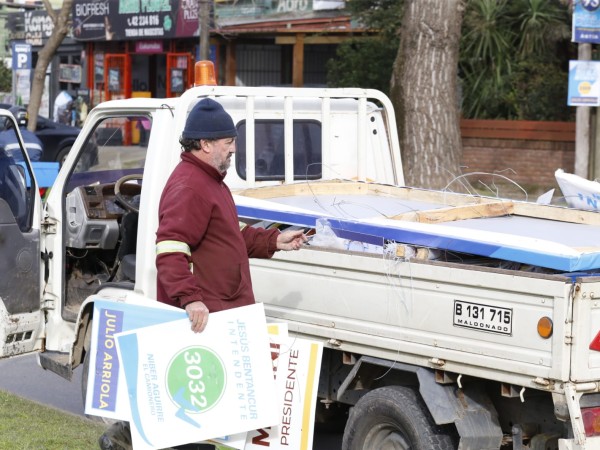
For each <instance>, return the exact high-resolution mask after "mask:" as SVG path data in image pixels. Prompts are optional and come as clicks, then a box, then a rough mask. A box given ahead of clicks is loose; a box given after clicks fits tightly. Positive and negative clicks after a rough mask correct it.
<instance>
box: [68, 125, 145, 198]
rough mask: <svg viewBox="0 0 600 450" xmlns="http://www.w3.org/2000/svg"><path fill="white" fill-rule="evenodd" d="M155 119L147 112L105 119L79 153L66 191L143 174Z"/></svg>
mask: <svg viewBox="0 0 600 450" xmlns="http://www.w3.org/2000/svg"><path fill="white" fill-rule="evenodd" d="M151 127H152V120H151V118H150V117H147V116H127V117H111V118H107V119H104V120H102V121H101V122H100V123H99V124H98V125H97V126H96V128H95V130H94V132H93V133H92V134H91V136H90V138H89V139H88V141H87V142H86V144H85V145H84V150H83V151H82V152H81V153H80V154H79V155H78V160H77V164H76V165H75V169H74V170H73V172H72V174H71V176H70V178H69V182H68V184H67V191H71V190H73V189H74V188H75V187H77V186H84V185H91V184H93V183H99V184H105V183H114V182H115V181H117V180H118V179H119V178H121V177H123V176H125V175H132V174H142V173H143V169H144V163H145V160H146V149H147V143H148V136H149V135H150V129H151Z"/></svg>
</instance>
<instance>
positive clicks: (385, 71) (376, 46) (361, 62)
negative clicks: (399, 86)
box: [327, 38, 398, 94]
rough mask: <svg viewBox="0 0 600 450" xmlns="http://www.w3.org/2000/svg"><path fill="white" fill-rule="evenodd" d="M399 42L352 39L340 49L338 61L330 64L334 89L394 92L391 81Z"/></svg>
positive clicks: (329, 73) (328, 71) (328, 78)
mask: <svg viewBox="0 0 600 450" xmlns="http://www.w3.org/2000/svg"><path fill="white" fill-rule="evenodd" d="M397 52H398V41H397V40H396V41H395V42H394V41H383V40H381V39H377V38H366V39H352V40H350V41H346V42H344V43H343V44H341V45H339V46H338V49H337V52H336V58H335V59H331V60H329V61H328V63H327V80H328V84H329V86H331V87H361V88H365V89H379V90H380V91H382V92H385V93H386V94H389V90H390V78H391V76H392V66H393V64H394V59H395V58H396V53H397Z"/></svg>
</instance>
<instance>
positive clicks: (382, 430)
mask: <svg viewBox="0 0 600 450" xmlns="http://www.w3.org/2000/svg"><path fill="white" fill-rule="evenodd" d="M364 443H365V448H370V449H374V448H376V449H378V450H409V449H411V448H413V447H412V446H411V444H410V442H409V441H408V440H407V438H406V436H405V435H404V433H403V432H402V430H401V429H400V427H399V426H398V425H397V424H395V423H379V424H377V425H375V426H374V427H373V428H372V429H371V430H370V431H369V433H368V434H367V436H366V439H365V442H364Z"/></svg>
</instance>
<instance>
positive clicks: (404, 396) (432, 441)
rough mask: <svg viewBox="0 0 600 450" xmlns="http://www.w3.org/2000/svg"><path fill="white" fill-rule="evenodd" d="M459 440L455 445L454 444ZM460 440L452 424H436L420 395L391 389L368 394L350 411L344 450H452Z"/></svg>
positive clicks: (413, 391) (381, 389) (396, 388)
mask: <svg viewBox="0 0 600 450" xmlns="http://www.w3.org/2000/svg"><path fill="white" fill-rule="evenodd" d="M455 441H456V442H455ZM457 446H458V439H457V437H456V431H455V429H454V427H453V426H452V425H443V426H439V425H436V424H435V422H434V421H433V418H432V417H431V415H430V414H429V411H428V410H427V407H426V406H425V404H424V403H423V400H422V399H421V397H420V395H419V394H418V393H417V392H416V391H415V390H414V389H411V388H407V387H403V386H389V387H383V388H379V389H375V390H374V391H371V392H369V393H368V394H366V395H365V396H363V397H362V398H361V399H360V400H359V401H358V402H357V403H356V405H355V406H354V408H352V409H351V411H350V417H349V418H348V423H347V424H346V428H345V430H344V438H343V443H342V449H343V450H373V449H385V450H407V449H412V450H450V449H456V448H457Z"/></svg>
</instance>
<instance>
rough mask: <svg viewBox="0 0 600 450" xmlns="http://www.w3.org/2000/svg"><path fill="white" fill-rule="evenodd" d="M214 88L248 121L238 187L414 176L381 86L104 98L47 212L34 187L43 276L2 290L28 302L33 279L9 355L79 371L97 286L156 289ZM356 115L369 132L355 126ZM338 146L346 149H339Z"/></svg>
mask: <svg viewBox="0 0 600 450" xmlns="http://www.w3.org/2000/svg"><path fill="white" fill-rule="evenodd" d="M207 96H210V97H212V98H216V99H218V101H220V102H221V103H222V104H223V106H224V107H225V109H226V110H227V111H228V112H229V113H230V114H231V115H232V117H233V119H234V123H235V124H236V127H237V128H238V133H239V138H238V141H237V153H236V155H234V160H233V161H232V166H231V168H230V170H229V171H228V174H227V177H226V180H225V181H226V183H227V184H228V186H229V187H230V188H231V189H232V191H235V190H236V189H246V188H254V187H259V186H277V185H282V184H292V183H295V182H305V181H307V180H308V181H319V180H324V179H337V178H354V179H362V180H367V179H379V180H384V181H385V182H388V183H390V184H402V183H403V178H402V168H401V163H400V157H399V149H398V143H397V138H396V136H395V133H394V130H393V129H391V128H390V123H393V117H392V119H391V122H390V118H389V117H387V116H386V115H385V114H382V108H381V107H380V106H379V105H380V104H381V103H388V105H387V106H388V110H389V111H391V105H389V100H388V99H387V98H386V97H385V96H383V95H382V94H381V93H379V92H377V91H369V90H361V89H340V90H323V89H301V90H298V89H288V88H233V87H219V86H200V87H196V88H193V89H190V90H189V91H187V92H186V93H184V95H183V96H182V97H179V98H174V99H128V100H115V101H110V102H106V103H103V104H101V105H99V106H98V107H96V108H94V109H93V110H92V111H91V113H90V114H89V117H88V119H87V120H86V122H85V124H84V126H83V128H82V131H81V133H80V135H79V136H78V138H77V140H76V142H75V143H74V145H73V150H72V151H71V152H70V154H69V155H68V157H67V158H66V160H65V161H64V164H63V166H62V169H61V171H60V173H59V175H58V177H57V178H56V181H55V183H54V185H53V187H52V189H51V191H50V192H49V194H48V195H47V199H46V201H45V203H44V209H43V211H41V209H40V207H41V204H40V203H39V199H37V197H33V196H32V197H31V199H30V201H29V202H30V203H28V204H27V205H28V206H29V209H30V211H29V212H28V213H27V214H29V215H26V214H25V213H22V214H21V215H22V218H21V219H20V220H22V221H27V223H26V224H25V223H24V224H23V226H27V227H29V228H27V230H28V231H27V233H29V234H31V235H32V237H31V241H32V243H31V245H32V248H31V250H30V251H29V252H28V253H26V254H27V255H30V256H29V259H28V264H29V265H30V266H31V267H32V268H35V271H34V273H31V274H30V275H31V276H33V275H35V276H37V278H38V281H37V282H35V283H34V282H33V280H31V282H28V283H23V282H22V280H20V279H19V281H17V278H15V277H14V276H10V279H9V280H8V281H9V283H8V284H10V285H14V289H15V291H14V292H19V294H18V296H17V295H16V293H13V294H11V293H10V291H5V292H6V294H5V292H2V291H0V297H1V298H2V300H3V303H4V307H7V306H6V305H7V304H8V299H11V298H15V300H14V303H15V304H19V305H21V303H22V298H23V295H22V294H21V290H22V287H23V286H30V287H31V289H32V292H31V295H27V296H26V298H27V299H28V302H29V304H28V305H27V307H24V306H23V305H21V306H20V308H19V309H13V308H10V309H7V311H6V319H7V320H6V321H5V323H10V324H12V326H13V327H14V330H12V331H11V332H10V336H14V337H10V338H9V339H4V340H3V342H5V344H4V347H5V348H4V349H3V355H6V356H8V355H13V354H16V353H23V352H29V351H40V350H42V351H41V352H40V353H39V359H40V364H41V365H42V367H44V368H45V369H49V370H52V371H54V372H56V373H58V374H59V375H61V376H63V377H64V378H66V379H70V378H71V376H72V371H73V369H74V368H76V367H77V366H78V365H79V364H82V363H83V362H84V359H85V354H86V346H87V345H89V334H88V333H89V330H90V324H91V320H92V317H91V314H92V310H93V307H92V306H93V305H92V304H91V300H90V298H91V297H92V296H93V295H99V296H102V295H106V296H109V297H110V298H119V299H122V300H123V301H126V299H127V298H128V297H132V296H142V297H144V298H151V299H152V298H155V296H156V269H155V265H154V259H155V253H154V252H155V249H154V244H155V230H156V228H157V211H158V201H159V199H160V195H161V192H162V188H163V186H164V184H165V182H166V180H167V178H168V176H169V174H170V173H171V171H172V169H173V168H174V167H175V165H176V164H177V163H178V162H179V155H180V152H181V148H180V146H179V145H178V138H177V136H179V135H180V134H181V130H182V129H183V124H184V123H185V118H186V117H187V113H188V111H189V110H190V109H191V108H192V107H193V105H194V104H195V103H196V102H197V101H199V100H200V99H201V98H204V97H207ZM142 121H144V122H145V123H146V126H147V124H148V123H149V124H150V127H149V139H148V142H147V143H146V142H144V140H142V139H140V136H139V131H137V130H139V126H138V125H139V124H140V123H141V122H142ZM348 126H351V127H356V130H357V131H356V132H355V131H353V132H352V133H346V132H345V130H346V128H347V127H348ZM356 136H358V140H357V139H356ZM367 141H368V145H367ZM333 145H335V146H338V147H340V148H344V152H343V153H339V152H331V151H330V148H331V147H332V146H333ZM367 147H371V148H375V149H376V150H377V151H369V152H367V151H366V148H367ZM90 161H91V163H90ZM33 179H34V178H33V177H31V180H33ZM36 202H38V203H36ZM38 224H39V225H38ZM12 228H13V229H14V233H16V232H17V229H18V226H15V225H13V226H12ZM19 231H20V230H19ZM34 235H35V236H36V237H37V240H35V239H34V238H33V236H34ZM13 241H15V240H14V239H11V242H13ZM34 244H35V245H37V246H38V247H35V248H34V247H33V246H34ZM34 255H41V258H40V259H39V260H38V259H37V258H35V257H34ZM19 258H20V259H17V261H21V260H23V259H24V254H21V256H20V257H19ZM31 270H32V271H33V269H31ZM8 273H10V272H8ZM34 291H35V292H34ZM36 299H38V300H36ZM23 309H26V310H27V312H26V314H27V315H28V316H30V317H31V318H29V317H28V318H27V319H25V317H23V316H22V315H23V314H25V313H24V312H23V311H22V310H23ZM2 331H4V330H2ZM0 332H1V331H0ZM13 341H14V342H13ZM9 342H10V344H9ZM25 344H27V345H25Z"/></svg>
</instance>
